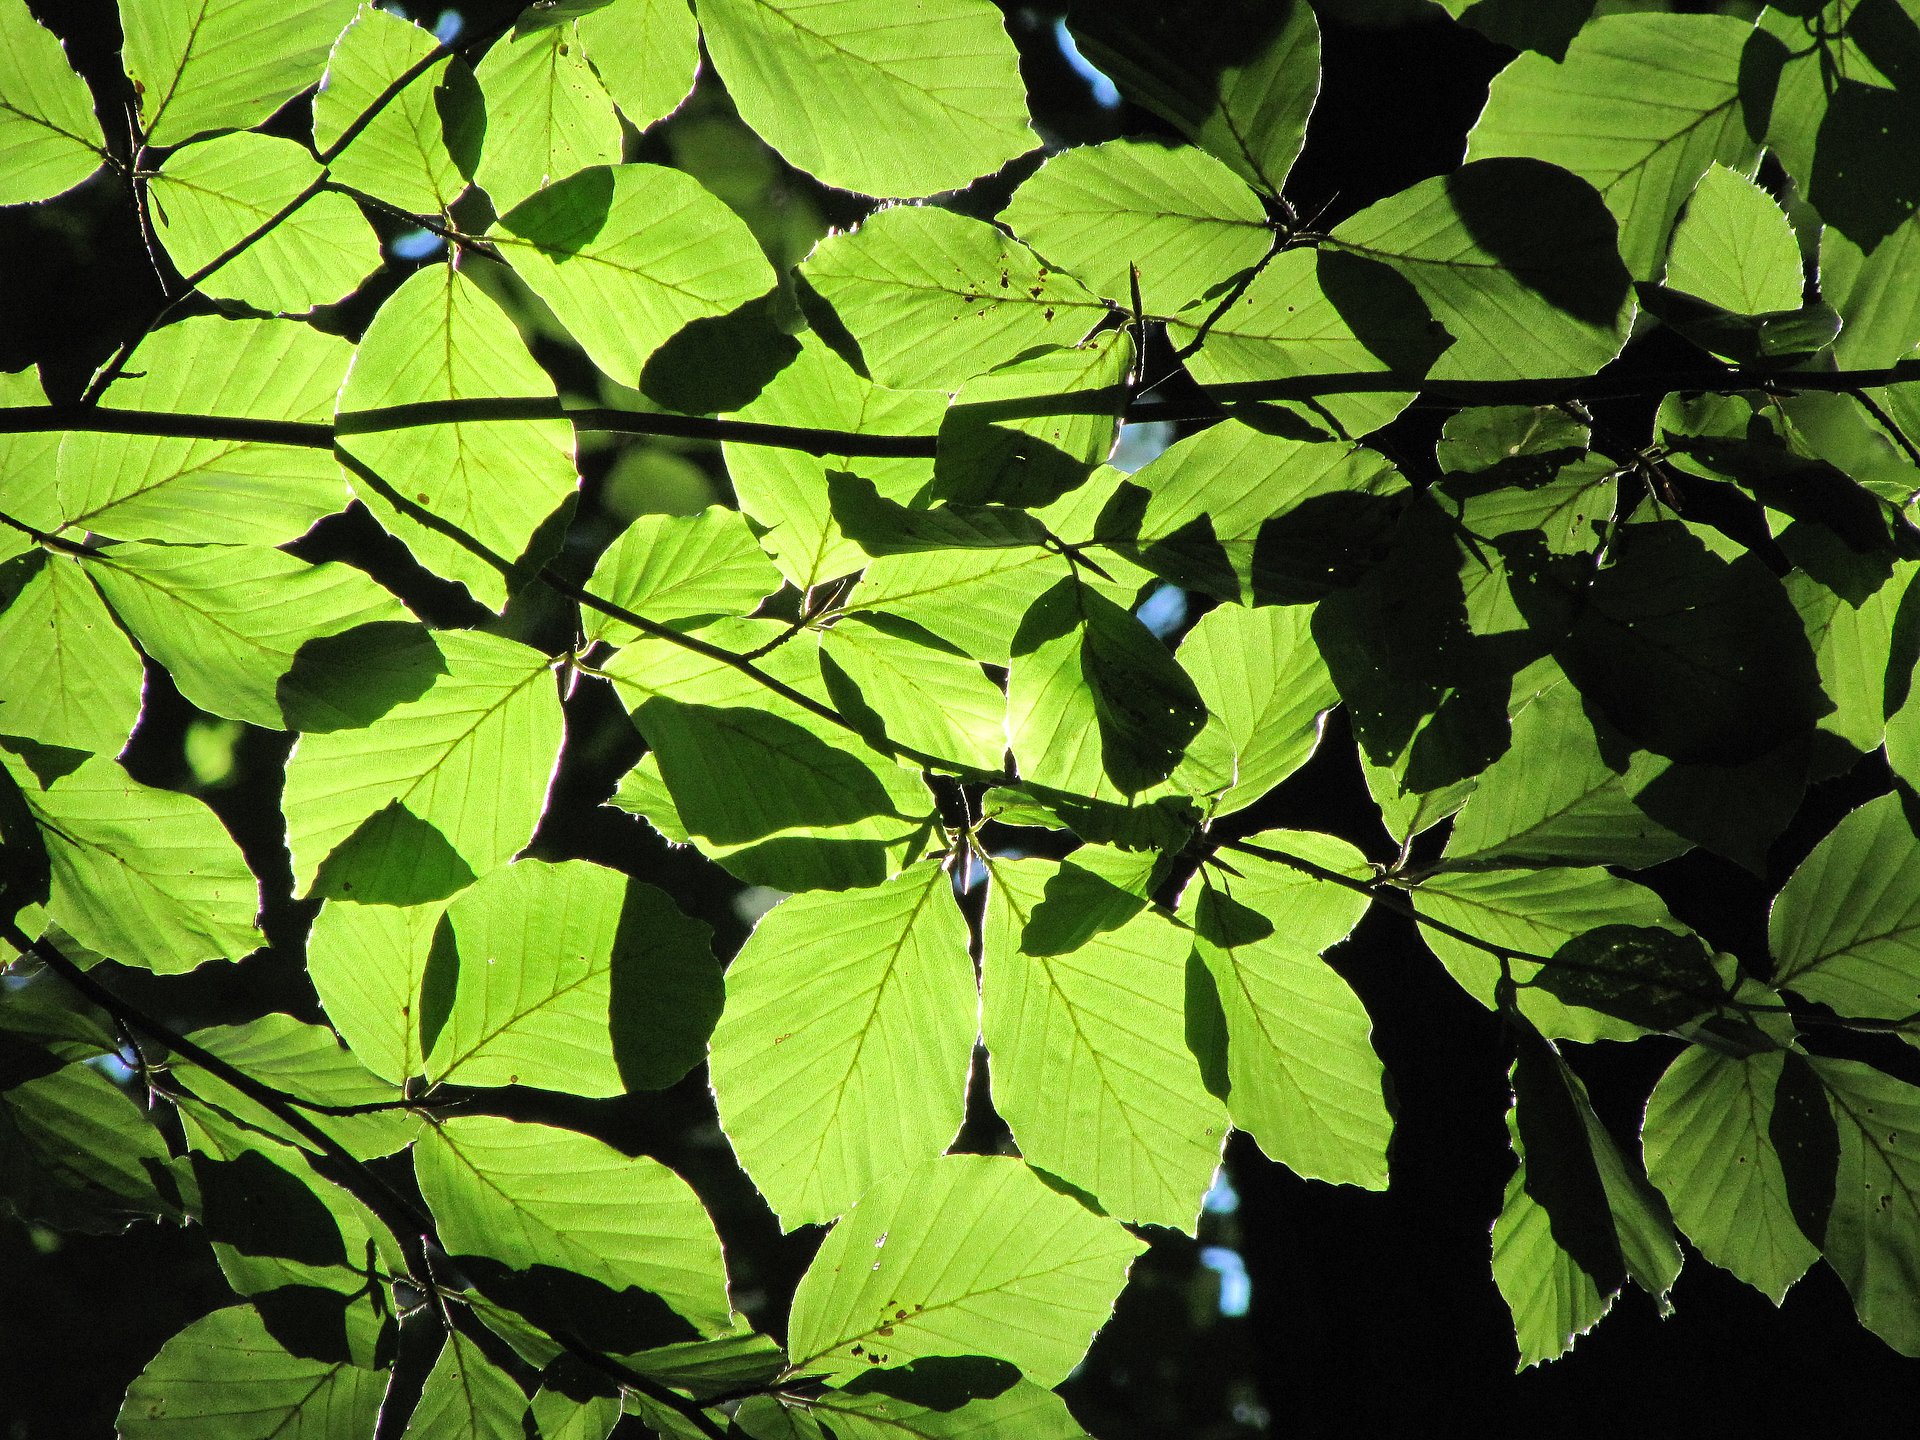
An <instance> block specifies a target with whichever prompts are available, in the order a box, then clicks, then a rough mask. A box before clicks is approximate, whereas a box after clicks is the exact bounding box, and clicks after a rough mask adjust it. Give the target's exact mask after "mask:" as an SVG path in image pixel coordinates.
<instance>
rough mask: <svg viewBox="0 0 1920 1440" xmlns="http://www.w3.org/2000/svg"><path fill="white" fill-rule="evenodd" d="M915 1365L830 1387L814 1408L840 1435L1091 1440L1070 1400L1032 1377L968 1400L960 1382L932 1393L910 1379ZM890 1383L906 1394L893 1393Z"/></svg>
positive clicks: (861, 1438) (845, 1438)
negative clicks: (897, 1372) (839, 1387)
mask: <svg viewBox="0 0 1920 1440" xmlns="http://www.w3.org/2000/svg"><path fill="white" fill-rule="evenodd" d="M925 1364H926V1362H924V1361H923V1362H921V1365H920V1366H914V1367H911V1368H909V1369H908V1370H906V1371H903V1372H901V1374H900V1375H899V1377H898V1378H897V1379H896V1378H895V1376H894V1375H893V1374H892V1373H890V1372H888V1371H884V1370H875V1371H873V1372H872V1373H871V1374H870V1375H869V1377H868V1381H870V1382H871V1383H872V1388H870V1389H869V1388H867V1385H866V1382H862V1381H856V1382H855V1384H854V1386H853V1387H849V1388H847V1389H844V1390H829V1391H827V1392H826V1393H825V1394H824V1395H821V1396H820V1397H819V1398H818V1399H816V1400H815V1401H814V1402H813V1403H812V1405H811V1407H810V1409H811V1413H812V1414H813V1415H815V1416H819V1417H824V1418H825V1420H826V1422H827V1423H828V1424H829V1425H831V1426H832V1427H833V1433H834V1434H835V1435H837V1436H839V1437H840V1440H901V1437H907V1440H992V1437H995V1436H1007V1435H1018V1436H1020V1437H1021V1440H1087V1432H1086V1431H1084V1430H1082V1429H1081V1428H1080V1424H1079V1422H1078V1421H1076V1420H1075V1419H1074V1418H1073V1412H1072V1411H1070V1410H1068V1409H1067V1405H1066V1402H1065V1401H1064V1400H1062V1399H1061V1398H1060V1397H1059V1396H1058V1395H1056V1394H1054V1393H1053V1391H1051V1390H1046V1389H1042V1388H1041V1387H1040V1386H1038V1385H1035V1384H1034V1383H1033V1382H1032V1381H1031V1380H1018V1379H1016V1380H1014V1381H1013V1382H1012V1383H1011V1384H1010V1385H1008V1386H1007V1387H1006V1388H1005V1389H1003V1390H1000V1391H998V1392H997V1393H992V1394H987V1395H982V1396H979V1397H978V1398H966V1399H963V1398H962V1397H963V1395H964V1394H965V1392H964V1391H963V1390H961V1389H959V1387H957V1386H956V1387H954V1389H953V1390H952V1391H951V1392H949V1391H947V1390H944V1389H940V1390H934V1391H933V1392H932V1393H928V1391H927V1390H926V1389H925V1388H923V1387H922V1386H921V1385H919V1384H916V1383H915V1380H917V1377H915V1379H908V1378H907V1377H908V1376H909V1375H912V1374H913V1372H914V1371H915V1370H918V1369H920V1368H922V1367H923V1366H925ZM889 1385H891V1387H892V1388H894V1389H898V1390H899V1392H900V1393H898V1394H893V1393H889Z"/></svg>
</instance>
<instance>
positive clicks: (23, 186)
mask: <svg viewBox="0 0 1920 1440" xmlns="http://www.w3.org/2000/svg"><path fill="white" fill-rule="evenodd" d="M0 95H4V96H5V97H6V98H5V99H4V100H0V151H4V152H5V154H6V157H7V168H6V173H5V174H3V175H0V205H20V204H24V203H25V202H27V201H30V200H50V199H52V198H53V197H54V196H55V195H59V194H63V193H64V192H66V191H68V190H71V189H72V188H73V187H74V186H76V185H78V184H79V183H80V182H81V181H82V180H85V179H86V178H87V177H88V176H89V175H91V174H93V172H94V171H95V170H98V169H99V168H100V160H101V157H102V156H103V155H104V154H105V153H106V136H105V135H103V134H102V133H101V131H100V122H99V120H97V119H96V118H94V113H93V96H92V94H91V93H90V92H89V91H88V90H87V82H86V81H84V80H82V79H81V78H80V77H79V76H78V75H76V74H74V73H73V67H72V66H71V65H69V64H68V63H67V55H66V46H64V45H63V44H62V43H61V42H60V41H59V40H58V39H56V38H55V37H54V36H53V35H52V33H51V32H49V31H47V30H45V29H43V28H42V27H41V26H40V24H39V23H38V22H37V21H36V20H35V19H34V18H33V12H32V11H30V10H28V9H27V7H26V4H25V0H6V3H5V4H4V5H0Z"/></svg>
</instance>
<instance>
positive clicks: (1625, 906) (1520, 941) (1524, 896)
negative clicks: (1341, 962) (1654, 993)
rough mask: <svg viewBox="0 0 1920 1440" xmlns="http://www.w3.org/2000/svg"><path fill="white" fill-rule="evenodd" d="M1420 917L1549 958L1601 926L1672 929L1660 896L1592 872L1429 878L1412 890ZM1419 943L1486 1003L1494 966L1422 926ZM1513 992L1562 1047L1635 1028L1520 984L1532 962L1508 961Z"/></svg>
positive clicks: (1533, 968) (1623, 1036) (1624, 1035)
mask: <svg viewBox="0 0 1920 1440" xmlns="http://www.w3.org/2000/svg"><path fill="white" fill-rule="evenodd" d="M1412 893H1413V903H1414V905H1415V906H1416V907H1417V908H1418V909H1419V912H1420V914H1421V917H1422V918H1424V919H1433V920H1438V921H1440V922H1442V923H1443V924H1447V925H1451V926H1453V927H1455V928H1456V929H1460V930H1464V931H1466V932H1467V933H1468V934H1469V935H1473V936H1475V937H1477V938H1479V939H1481V940H1485V941H1487V942H1489V943H1491V944H1494V945H1498V946H1504V947H1506V948H1507V949H1509V950H1514V951H1519V952H1521V953H1522V954H1526V955H1533V956H1537V957H1540V959H1542V960H1543V959H1549V958H1551V957H1552V956H1553V954H1554V952H1556V951H1557V950H1559V948H1560V947H1561V946H1562V945H1564V944H1566V943H1567V941H1569V940H1571V939H1572V938H1573V937H1574V936H1576V935H1583V934H1585V933H1586V932H1587V931H1589V930H1597V929H1598V928H1599V927H1600V926H1602V925H1649V926H1656V927H1658V928H1660V929H1665V930H1680V929H1681V928H1682V927H1681V925H1680V923H1679V922H1678V921H1677V920H1675V919H1674V918H1673V916H1672V915H1671V914H1670V913H1669V912H1668V910H1667V907H1666V905H1665V904H1664V903H1663V902H1662V901H1661V899H1660V897H1659V896H1658V895H1656V894H1654V892H1653V891H1651V890H1649V889H1646V888H1645V887H1644V886H1640V885H1635V884H1634V883H1633V882H1631V881H1629V880H1619V879H1616V878H1614V877H1613V876H1612V875H1609V874H1608V873H1607V872H1606V871H1604V870H1600V869H1550V870H1485V871H1479V872H1464V873H1458V874H1454V873H1442V874H1438V875H1433V876H1430V877H1429V878H1428V879H1426V880H1424V881H1422V882H1421V884H1420V885H1419V886H1418V887H1416V888H1415V889H1414V890H1413V892H1412ZM1421 938H1422V939H1424V940H1425V941H1426V942H1427V944H1428V945H1429V946H1431V947H1432V949H1433V953H1434V954H1435V955H1438V956H1439V957H1440V962H1441V963H1442V964H1443V965H1445V966H1446V967H1447V970H1448V971H1449V973H1451V974H1452V976H1453V978H1454V979H1456V980H1458V981H1459V982H1460V984H1461V985H1463V986H1464V987H1465V988H1466V990H1467V992H1468V993H1469V994H1471V995H1472V996H1473V997H1474V998H1475V999H1477V1000H1479V1001H1480V1003H1481V1004H1483V1005H1488V1006H1491V1005H1492V1004H1493V1003H1494V998H1495V989H1496V986H1497V983H1498V981H1499V979H1500V973H1501V962H1500V961H1499V960H1498V959H1497V958H1496V957H1495V956H1493V955H1490V954H1488V953H1487V952H1486V951H1485V950H1481V949H1478V948H1476V947H1474V946H1472V945H1469V944H1467V943H1466V942H1465V941H1463V940H1460V939H1458V938H1457V937H1455V936H1451V935H1447V934H1444V933H1443V932H1441V931H1439V930H1435V929H1431V928H1425V927H1423V928H1422V930H1421ZM1508 963H1509V964H1510V966H1511V968H1512V972H1513V978H1514V980H1515V982H1516V983H1518V984H1519V985H1520V987H1521V988H1520V990H1519V992H1518V994H1519V1002H1520V1009H1521V1012H1522V1013H1523V1014H1525V1015H1526V1017H1527V1018H1528V1019H1529V1020H1531V1021H1532V1022H1533V1023H1534V1024H1535V1025H1536V1026H1538V1027H1539V1028H1540V1030H1541V1031H1542V1032H1543V1033H1545V1034H1547V1035H1549V1036H1553V1037H1556V1038H1561V1037H1564V1038H1566V1039H1569V1040H1627V1039H1632V1038H1634V1037H1635V1036H1637V1035H1639V1034H1640V1033H1641V1032H1640V1030H1639V1028H1638V1027H1636V1026H1633V1025H1629V1024H1628V1023H1627V1022H1625V1021H1624V1020H1617V1019H1614V1018H1613V1017H1611V1016H1607V1015H1602V1014H1600V1013H1599V1012H1598V1011H1594V1010H1588V1009H1586V1008H1585V1007H1569V1006H1566V1005H1563V1004H1561V1003H1560V1001H1558V1000H1556V999H1555V998H1553V996H1551V995H1549V994H1548V993H1546V992H1545V991H1544V990H1541V989H1538V988H1536V987H1532V986H1529V985H1527V983H1526V982H1527V981H1529V980H1531V979H1532V978H1533V977H1534V976H1535V975H1536V974H1538V973H1539V969H1540V960H1520V959H1514V960H1511V961H1510V962H1508Z"/></svg>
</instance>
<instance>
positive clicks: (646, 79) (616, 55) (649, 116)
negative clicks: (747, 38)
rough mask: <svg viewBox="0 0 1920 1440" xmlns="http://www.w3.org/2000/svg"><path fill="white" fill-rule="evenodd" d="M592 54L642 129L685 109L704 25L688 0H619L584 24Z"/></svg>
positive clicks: (585, 19)
mask: <svg viewBox="0 0 1920 1440" xmlns="http://www.w3.org/2000/svg"><path fill="white" fill-rule="evenodd" d="M578 30H579V35H580V43H581V44H583V45H585V46H586V47H587V58H588V59H589V60H591V61H592V62H593V68H594V70H595V71H596V72H598V74H599V76H600V83H601V84H603V85H605V86H606V87H607V93H608V94H609V95H611V96H612V97H613V103H614V104H616V105H618V106H619V107H620V113H621V114H622V115H625V116H626V117H627V121H628V123H629V124H631V125H632V126H633V128H634V129H636V130H645V129H646V128H647V127H648V126H649V125H651V124H653V123H654V121H656V120H663V119H665V118H666V117H667V116H668V115H671V114H672V113H673V112H674V111H675V110H677V109H678V108H679V107H680V104H681V102H682V101H684V100H685V99H686V98H687V96H688V94H689V93H690V92H691V91H692V89H693V81H694V76H695V75H696V74H697V73H698V72H699V69H700V27H699V25H698V24H697V23H696V22H695V21H694V18H693V11H692V9H691V8H690V7H689V6H688V5H687V3H686V0H613V3H611V4H608V5H602V6H600V7H598V8H597V9H595V10H593V11H591V12H590V13H588V14H586V15H582V16H581V17H580V20H579V25H578Z"/></svg>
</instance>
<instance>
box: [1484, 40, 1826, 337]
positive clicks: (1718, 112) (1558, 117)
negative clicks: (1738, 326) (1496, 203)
mask: <svg viewBox="0 0 1920 1440" xmlns="http://www.w3.org/2000/svg"><path fill="white" fill-rule="evenodd" d="M1752 33H1753V26H1752V24H1751V23H1750V22H1748V21H1746V20H1741V19H1739V18H1737V17H1735V16H1731V15H1603V16H1600V17H1598V18H1596V19H1594V20H1592V21H1591V22H1589V23H1588V24H1587V25H1586V26H1585V27H1583V28H1582V30H1581V32H1580V34H1579V35H1578V36H1577V37H1576V38H1575V39H1574V41H1573V43H1572V44H1570V45H1569V46H1568V47H1567V54H1566V59H1565V61H1564V62H1556V61H1553V60H1549V59H1548V58H1547V57H1546V56H1544V55H1522V56H1521V57H1520V58H1519V59H1517V60H1515V61H1514V62H1513V63H1512V64H1511V65H1509V66H1508V67H1507V68H1506V69H1505V70H1503V71H1502V72H1501V73H1500V75H1499V76H1498V77H1497V78H1496V79H1495V80H1494V82H1493V90H1492V93H1491V94H1490V95H1489V96H1488V98H1487V108H1486V110H1485V111H1484V112H1483V113H1482V114H1481V116H1480V120H1479V123H1478V124H1476V125H1475V126H1474V127H1473V133H1472V135H1471V136H1470V137H1468V144H1467V157H1468V160H1469V161H1470V162H1471V161H1475V160H1482V159H1485V158H1487V157H1489V156H1496V155H1523V156H1530V157H1532V158H1534V159H1536V160H1545V161H1547V162H1548V163H1550V164H1554V165H1560V166H1564V167H1565V168H1567V169H1569V170H1571V171H1573V173H1574V174H1576V175H1578V176H1580V178H1581V179H1583V180H1586V181H1588V182H1589V183H1590V184H1591V185H1592V186H1593V187H1594V188H1595V189H1596V190H1598V191H1599V192H1600V195H1601V198H1602V199H1604V200H1605V201H1606V202H1607V208H1608V209H1609V210H1611V211H1612V212H1613V214H1614V217H1615V219H1617V220H1618V221H1619V222H1620V254H1621V256H1622V257H1623V258H1624V259H1625V261H1626V264H1627V268H1628V269H1629V270H1630V271H1632V272H1633V276H1634V278H1635V279H1637V280H1652V279H1655V278H1657V277H1658V275H1659V273H1660V260H1661V256H1662V255H1663V254H1664V253H1665V251H1666V241H1667V234H1668V231H1669V230H1670V229H1671V227H1672V225H1673V218H1674V216H1675V215H1677V214H1679V213H1680V207H1681V206H1682V205H1684V204H1685V203H1686V200H1687V197H1688V195H1690V194H1691V193H1693V188H1694V184H1695V182H1696V181H1698V180H1699V179H1700V177H1701V176H1702V175H1704V174H1706V173H1707V167H1708V166H1710V165H1712V164H1714V163H1715V162H1718V163H1719V164H1721V165H1724V166H1727V167H1730V168H1731V169H1734V170H1736V171H1738V172H1740V173H1741V174H1743V175H1745V174H1750V173H1752V170H1753V164H1754V161H1755V159H1756V158H1757V155H1758V149H1759V147H1758V146H1757V145H1756V144H1755V143H1754V141H1753V140H1752V138H1751V137H1750V136H1749V135H1748V133H1747V126H1746V121H1745V117H1744V116H1743V114H1742V112H1741V106H1740V103H1739V101H1740V60H1741V53H1742V51H1743V50H1744V48H1745V47H1746V45H1747V41H1748V37H1749V36H1750V35H1752ZM1798 301H1799V297H1798V295H1797V294H1796V296H1795V298H1794V302H1793V303H1795V304H1797V303H1798ZM1537 373H1539V374H1548V373H1553V372H1549V371H1545V370H1542V371H1539V372H1537Z"/></svg>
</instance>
